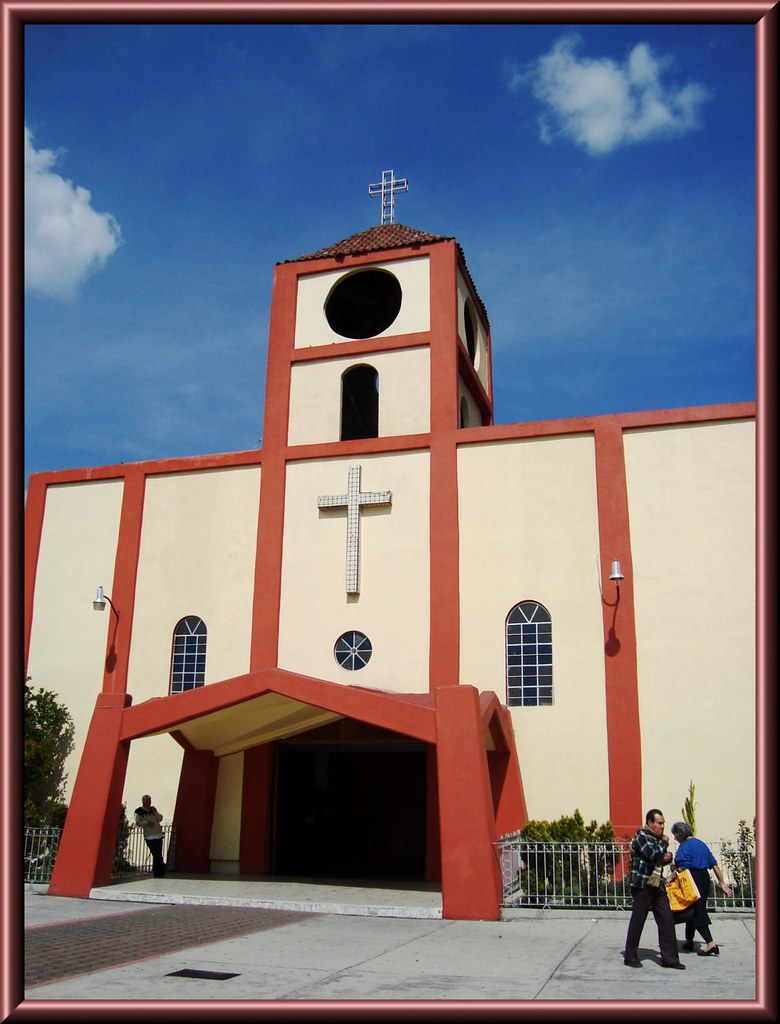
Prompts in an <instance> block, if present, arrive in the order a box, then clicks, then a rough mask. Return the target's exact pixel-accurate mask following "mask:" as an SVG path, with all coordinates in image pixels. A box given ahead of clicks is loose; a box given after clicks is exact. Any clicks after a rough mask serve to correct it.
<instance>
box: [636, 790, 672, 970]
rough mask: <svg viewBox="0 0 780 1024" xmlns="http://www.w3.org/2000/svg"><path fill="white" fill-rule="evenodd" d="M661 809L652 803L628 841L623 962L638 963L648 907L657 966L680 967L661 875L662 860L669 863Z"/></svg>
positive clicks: (669, 857)
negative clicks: (655, 935) (654, 928)
mask: <svg viewBox="0 0 780 1024" xmlns="http://www.w3.org/2000/svg"><path fill="white" fill-rule="evenodd" d="M665 824H666V821H665V820H664V815H663V811H659V810H658V808H657V807H653V808H652V810H649V811H648V812H647V814H646V815H645V825H644V828H640V829H639V831H638V832H637V833H636V835H635V836H634V838H633V840H632V841H631V851H632V856H631V879H630V881H631V896H632V898H633V906H632V908H631V920H630V921H629V922H628V934H627V935H626V948H625V951H624V954H623V963H624V964H625V965H626V967H641V966H642V963H641V961H640V959H639V940H640V938H641V937H642V929H643V928H644V925H645V921H646V920H647V915H648V913H649V912H650V911H651V910H652V912H653V917H654V918H655V923H656V924H657V925H658V945H659V947H660V949H661V966H662V967H671V968H672V969H673V970H677V971H684V970H685V964H681V963H680V954H679V953H678V951H677V935H676V933H675V930H674V918H673V916H672V909H671V907H670V906H669V899H668V897H667V895H666V883H665V881H664V877H663V870H664V865H665V864H670V863H671V861H672V854H671V853H670V852H669V837H668V836H666V835H664V825H665Z"/></svg>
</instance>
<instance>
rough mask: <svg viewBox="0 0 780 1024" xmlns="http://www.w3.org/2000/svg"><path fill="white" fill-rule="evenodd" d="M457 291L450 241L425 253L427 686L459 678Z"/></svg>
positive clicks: (454, 251)
mask: <svg viewBox="0 0 780 1024" xmlns="http://www.w3.org/2000/svg"><path fill="white" fill-rule="evenodd" d="M457 295H458V283H457V255H456V249H455V243H454V242H450V243H447V244H446V245H444V244H442V245H440V246H436V247H435V248H434V250H433V251H432V253H431V447H430V460H431V466H430V484H431V494H430V551H431V554H430V593H431V599H430V600H431V605H430V622H431V625H430V629H431V636H430V654H429V688H430V690H431V691H433V690H435V689H437V687H439V686H453V685H455V684H457V683H458V682H459V680H460V594H459V588H460V551H459V546H460V536H459V532H458V461H457V460H458V453H457V447H456V438H457V429H458V309H457Z"/></svg>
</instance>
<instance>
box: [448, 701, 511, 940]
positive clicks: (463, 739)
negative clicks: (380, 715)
mask: <svg viewBox="0 0 780 1024" xmlns="http://www.w3.org/2000/svg"><path fill="white" fill-rule="evenodd" d="M436 733H437V744H436V751H437V760H438V778H439V822H440V829H441V882H442V914H443V916H444V917H445V918H449V919H457V920H464V921H479V920H483V921H497V920H498V918H499V916H500V906H501V870H500V866H499V863H498V858H497V856H496V851H495V848H494V846H493V842H494V840H495V839H496V835H495V819H494V817H493V800H492V795H491V791H490V779H489V777H488V767H487V757H486V751H485V741H484V736H483V728H482V716H481V714H480V708H479V695H478V693H477V691H476V689H475V688H474V687H473V686H468V685H466V686H442V687H439V689H437V690H436Z"/></svg>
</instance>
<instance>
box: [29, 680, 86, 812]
mask: <svg viewBox="0 0 780 1024" xmlns="http://www.w3.org/2000/svg"><path fill="white" fill-rule="evenodd" d="M29 682H30V677H29V676H27V677H26V678H25V680H24V822H25V824H26V825H37V826H42V825H49V824H52V823H53V816H58V817H59V818H60V819H61V818H62V817H63V810H62V809H63V807H64V805H63V802H62V800H63V796H64V791H65V783H66V781H67V775H66V774H65V760H66V758H67V757H68V755H69V754H70V752H71V751H72V750H73V746H74V728H73V719H72V718H71V716H70V712H69V711H68V709H67V708H66V707H65V705H64V704H61V703H60V701H59V700H58V699H57V695H56V694H55V693H52V691H51V690H44V689H43V688H42V687H39V688H38V689H34V688H33V687H32V686H30V685H29Z"/></svg>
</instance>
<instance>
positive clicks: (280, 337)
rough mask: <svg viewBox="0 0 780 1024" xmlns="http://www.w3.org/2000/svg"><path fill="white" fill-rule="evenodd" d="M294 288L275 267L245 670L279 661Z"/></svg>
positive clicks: (291, 276)
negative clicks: (252, 601)
mask: <svg viewBox="0 0 780 1024" xmlns="http://www.w3.org/2000/svg"><path fill="white" fill-rule="evenodd" d="M297 287H298V279H297V275H296V272H295V267H294V266H292V265H290V266H280V267H277V268H276V271H275V274H274V287H273V295H272V298H271V324H270V328H269V337H268V364H267V371H266V389H265V415H264V422H263V462H262V469H261V471H260V506H259V512H258V521H257V554H256V558H255V593H254V603H253V609H252V642H251V647H250V654H249V667H250V670H251V671H256V670H257V669H260V668H273V667H276V665H277V663H278V660H279V615H280V610H281V596H282V553H283V542H284V502H285V488H286V461H285V459H286V452H287V436H288V420H289V414H290V373H291V363H292V357H293V354H294V346H295V309H296V294H297Z"/></svg>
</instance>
